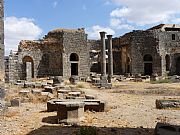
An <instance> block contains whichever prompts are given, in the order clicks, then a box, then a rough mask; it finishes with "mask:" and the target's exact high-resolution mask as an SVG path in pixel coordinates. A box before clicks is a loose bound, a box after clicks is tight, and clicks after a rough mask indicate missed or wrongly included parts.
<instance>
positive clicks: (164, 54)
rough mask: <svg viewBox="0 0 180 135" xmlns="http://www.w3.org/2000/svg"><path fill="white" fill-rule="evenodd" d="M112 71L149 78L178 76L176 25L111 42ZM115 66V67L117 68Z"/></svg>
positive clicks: (179, 53)
mask: <svg viewBox="0 0 180 135" xmlns="http://www.w3.org/2000/svg"><path fill="white" fill-rule="evenodd" d="M113 49H114V55H115V53H117V52H119V54H120V55H121V56H120V57H119V59H118V58H117V57H114V62H115V63H116V64H115V65H116V66H115V71H116V70H117V69H119V74H125V73H131V74H133V75H135V74H139V73H140V74H144V75H152V74H155V73H157V74H158V75H174V74H178V75H179V74H180V25H173V24H160V25H158V26H155V27H153V28H150V29H148V30H145V31H140V30H137V31H133V32H130V33H127V34H125V35H124V36H122V37H119V38H115V39H114V40H113ZM117 65H118V67H117Z"/></svg>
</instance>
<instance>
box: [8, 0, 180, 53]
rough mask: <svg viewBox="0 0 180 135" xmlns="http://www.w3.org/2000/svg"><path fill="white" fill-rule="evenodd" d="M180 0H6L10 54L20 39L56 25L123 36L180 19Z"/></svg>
mask: <svg viewBox="0 0 180 135" xmlns="http://www.w3.org/2000/svg"><path fill="white" fill-rule="evenodd" d="M179 15H180V0H171V2H169V0H5V46H6V48H5V49H6V55H7V54H8V53H9V51H10V50H17V46H18V43H19V41H20V40H25V39H29V40H32V39H39V38H42V37H43V36H44V35H45V34H47V33H48V31H50V30H53V29H56V28H75V29H76V28H82V27H83V28H85V30H86V33H87V34H88V38H89V39H98V38H99V34H98V32H99V31H102V30H103V31H106V32H107V34H113V35H114V37H115V36H121V35H122V34H125V33H126V32H129V31H132V30H134V29H140V30H141V29H147V28H149V27H152V26H154V25H157V24H160V23H173V24H178V23H180V17H179Z"/></svg>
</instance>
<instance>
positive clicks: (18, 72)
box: [9, 29, 90, 83]
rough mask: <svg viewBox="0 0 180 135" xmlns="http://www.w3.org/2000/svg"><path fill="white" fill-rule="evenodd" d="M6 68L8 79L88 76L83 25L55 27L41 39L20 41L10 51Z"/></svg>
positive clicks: (87, 52) (11, 80)
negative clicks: (7, 69) (16, 46)
mask: <svg viewBox="0 0 180 135" xmlns="http://www.w3.org/2000/svg"><path fill="white" fill-rule="evenodd" d="M28 65H29V66H28ZM30 65H31V66H30ZM9 72H10V73H9V74H10V75H9V78H10V79H9V80H10V82H12V83H14V81H17V80H25V79H26V80H30V79H31V78H36V77H48V76H63V77H64V78H69V77H71V76H73V75H75V76H79V77H80V78H81V77H87V76H89V74H90V70H89V47H88V46H87V35H86V34H85V32H84V29H77V30H72V29H71V30H69V29H56V30H53V31H50V32H49V33H48V34H47V35H46V36H45V37H44V38H43V39H42V40H38V41H21V42H20V44H19V47H18V52H17V53H13V52H12V53H11V54H10V57H9Z"/></svg>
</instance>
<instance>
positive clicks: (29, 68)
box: [22, 56, 34, 79]
mask: <svg viewBox="0 0 180 135" xmlns="http://www.w3.org/2000/svg"><path fill="white" fill-rule="evenodd" d="M22 62H23V74H24V75H23V79H31V78H34V61H33V59H32V58H31V57H30V56H25V57H24V58H23V59H22Z"/></svg>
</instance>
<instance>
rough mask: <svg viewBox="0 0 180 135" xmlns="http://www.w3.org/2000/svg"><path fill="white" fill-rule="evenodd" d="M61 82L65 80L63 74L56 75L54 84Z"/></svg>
mask: <svg viewBox="0 0 180 135" xmlns="http://www.w3.org/2000/svg"><path fill="white" fill-rule="evenodd" d="M61 82H63V77H62V76H54V77H53V84H60V83H61Z"/></svg>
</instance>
